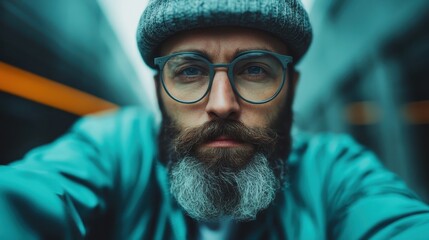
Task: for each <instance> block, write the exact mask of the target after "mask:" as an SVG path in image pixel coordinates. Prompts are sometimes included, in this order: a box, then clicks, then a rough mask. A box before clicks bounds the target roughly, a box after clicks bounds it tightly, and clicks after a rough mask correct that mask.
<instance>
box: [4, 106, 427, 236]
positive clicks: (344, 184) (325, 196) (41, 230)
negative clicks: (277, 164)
mask: <svg viewBox="0 0 429 240" xmlns="http://www.w3.org/2000/svg"><path fill="white" fill-rule="evenodd" d="M157 136H158V127H157V123H156V121H155V120H154V117H153V116H152V114H150V112H149V111H145V110H144V109H140V108H124V109H122V110H119V111H118V112H116V113H112V114H108V115H104V116H90V117H86V118H83V119H82V120H79V121H78V122H77V123H76V124H75V125H74V126H73V128H72V129H71V130H70V131H69V132H68V133H67V134H65V135H64V136H62V137H61V138H59V139H58V140H56V141H55V142H53V143H51V144H48V145H45V146H42V147H39V148H37V149H35V150H33V151H31V152H30V153H28V154H27V155H26V156H25V157H24V158H23V159H22V160H20V161H17V162H14V163H13V164H10V165H8V166H1V167H0V239H192V238H194V237H195V233H196V223H195V222H194V220H192V219H190V218H189V217H187V216H186V214H185V213H184V212H183V210H181V208H180V207H179V206H178V205H177V203H176V202H175V200H174V199H173V198H172V196H171V195H170V193H169V189H168V175H167V171H166V167H165V166H164V165H162V164H160V163H159V162H158V160H157ZM293 142H294V144H293V150H292V153H291V155H290V157H289V159H288V172H289V176H288V178H289V184H288V185H287V187H285V188H284V189H283V190H282V191H281V192H280V193H279V194H278V196H277V198H276V199H275V201H274V202H273V203H272V204H271V205H270V207H269V208H268V209H266V210H264V211H262V212H261V213H260V214H258V216H257V218H256V220H254V221H250V222H245V223H240V224H237V226H236V228H235V231H234V235H231V238H234V239H305V240H308V239H347V240H350V239H395V238H396V239H429V208H428V206H427V205H426V204H424V203H423V202H422V201H420V200H419V199H418V197H416V196H415V194H414V193H413V192H412V191H410V190H409V189H408V188H407V187H406V186H405V184H404V183H403V182H402V181H401V180H400V179H398V177H397V176H396V175H395V174H393V173H391V172H390V171H388V170H386V169H385V168H384V167H383V166H382V165H381V164H380V163H379V161H378V160H377V158H376V156H375V155H374V154H372V153H371V152H370V151H368V150H366V149H365V148H363V147H361V146H360V145H358V144H357V143H356V142H354V141H353V140H352V139H351V138H350V137H348V136H347V135H335V134H318V135H306V134H299V133H296V134H294V137H293Z"/></svg>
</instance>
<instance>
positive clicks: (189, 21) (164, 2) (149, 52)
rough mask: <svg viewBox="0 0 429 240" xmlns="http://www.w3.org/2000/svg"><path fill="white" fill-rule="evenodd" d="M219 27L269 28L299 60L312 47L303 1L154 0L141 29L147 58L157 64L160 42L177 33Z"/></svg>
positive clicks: (142, 49)
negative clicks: (156, 55)
mask: <svg viewBox="0 0 429 240" xmlns="http://www.w3.org/2000/svg"><path fill="white" fill-rule="evenodd" d="M215 26H240V27H249V28H256V29H260V30H264V31H267V32H269V33H271V34H273V35H274V36H277V37H279V38H280V39H281V40H283V41H284V42H285V43H286V44H287V46H288V47H289V49H290V50H291V54H292V56H293V57H294V62H297V61H298V60H299V59H300V58H301V57H302V56H303V55H304V53H305V52H306V51H307V49H308V47H309V46H310V42H311V38H312V32H311V25H310V22H309V19H308V15H307V12H306V11H305V10H304V8H303V7H302V5H301V2H300V1H299V0H150V1H149V3H148V6H147V8H146V9H145V11H144V12H143V14H142V16H141V19H140V23H139V26H138V30H137V43H138V47H139V50H140V53H141V55H142V57H143V60H144V61H145V62H146V64H147V65H149V66H150V67H154V64H153V58H154V57H155V56H154V54H155V53H156V51H157V49H158V47H159V45H160V44H161V43H163V42H164V41H165V40H166V39H167V38H169V37H171V36H172V35H174V34H175V33H177V32H180V31H184V30H191V29H195V28H206V27H215Z"/></svg>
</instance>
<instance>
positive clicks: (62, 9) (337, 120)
mask: <svg viewBox="0 0 429 240" xmlns="http://www.w3.org/2000/svg"><path fill="white" fill-rule="evenodd" d="M303 4H304V6H305V7H306V8H307V10H308V11H309V13H310V18H311V21H312V24H313V29H314V40H313V44H312V46H311V48H310V51H309V52H308V54H307V55H306V57H305V58H304V59H303V60H302V61H301V63H300V64H299V65H298V69H299V70H300V72H301V81H300V83H299V87H298V92H297V96H296V97H297V98H296V101H295V106H294V109H295V112H296V124H297V125H298V126H299V127H300V128H303V129H305V130H307V131H311V132H320V131H334V132H347V133H350V134H351V135H353V136H354V137H355V138H356V139H357V140H358V141H359V142H360V143H361V144H363V145H365V146H368V147H369V148H370V149H372V150H373V151H374V152H375V153H376V154H377V155H378V156H379V157H380V159H381V160H382V161H383V163H384V164H385V165H386V166H387V167H388V168H389V169H391V170H393V171H395V172H396V173H397V174H398V175H400V176H401V177H402V178H403V179H404V180H405V181H406V182H407V184H408V185H409V186H410V187H411V188H412V189H413V190H415V191H416V192H417V193H418V194H419V195H420V196H422V198H423V199H424V200H425V201H427V202H429V174H427V172H429V81H428V80H429V79H428V76H429V57H428V56H429V1H427V0H413V1H403V0H386V1H370V0H305V1H304V0H303ZM145 5H146V1H141V0H123V1H120V2H119V1H115V0H98V1H96V0H91V1H88V0H62V1H54V0H38V1H32V0H0V164H7V163H9V162H11V161H14V160H16V159H20V158H22V157H23V155H24V154H25V153H26V152H27V151H28V150H30V149H32V148H34V147H36V146H39V145H42V144H46V143H49V142H51V141H52V140H54V139H55V138H57V137H58V136H60V135H61V134H63V133H64V132H65V131H67V129H68V128H69V127H70V125H71V124H72V123H73V122H74V121H76V119H78V118H79V117H81V116H83V115H86V114H93V113H98V112H100V111H107V110H114V109H117V108H118V107H121V106H126V105H140V106H144V107H146V108H148V110H149V111H154V112H157V110H156V98H155V93H154V90H153V89H154V86H153V81H152V72H151V71H150V70H148V68H147V67H146V66H144V64H143V63H142V61H141V60H140V57H139V54H138V50H137V47H136V43H135V29H136V26H137V21H138V19H139V16H140V14H141V11H142V9H143V8H144V6H145Z"/></svg>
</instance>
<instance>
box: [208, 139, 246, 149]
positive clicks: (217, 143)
mask: <svg viewBox="0 0 429 240" xmlns="http://www.w3.org/2000/svg"><path fill="white" fill-rule="evenodd" d="M244 144H245V143H244V142H242V141H239V140H236V139H234V138H231V137H226V136H220V137H218V138H215V139H213V140H210V141H207V142H206V143H204V144H203V145H202V146H203V147H209V148H233V147H240V146H243V145H244Z"/></svg>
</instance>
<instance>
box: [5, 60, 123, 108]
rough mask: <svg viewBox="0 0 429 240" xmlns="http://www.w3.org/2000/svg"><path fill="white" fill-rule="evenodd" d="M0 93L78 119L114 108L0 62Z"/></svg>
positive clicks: (113, 105)
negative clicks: (74, 116) (54, 109)
mask: <svg viewBox="0 0 429 240" xmlns="http://www.w3.org/2000/svg"><path fill="white" fill-rule="evenodd" d="M0 91H4V92H7V93H10V94H13V95H17V96H20V97H22V98H26V99H29V100H32V101H35V102H39V103H42V104H44V105H47V106H50V107H53V108H57V109H60V110H63V111H66V112H69V113H73V114H76V115H80V116H82V115H86V114H90V113H95V112H100V111H106V110H112V109H116V108H118V106H117V105H115V104H113V103H111V102H108V101H106V100H103V99H101V98H98V97H95V96H93V95H90V94H88V93H85V92H82V91H79V90H76V89H74V88H72V87H69V86H66V85H63V84H60V83H58V82H55V81H52V80H49V79H46V78H43V77H41V76H38V75H36V74H33V73H30V72H27V71H24V70H22V69H19V68H16V67H13V66H11V65H9V64H6V63H4V62H1V61H0Z"/></svg>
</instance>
